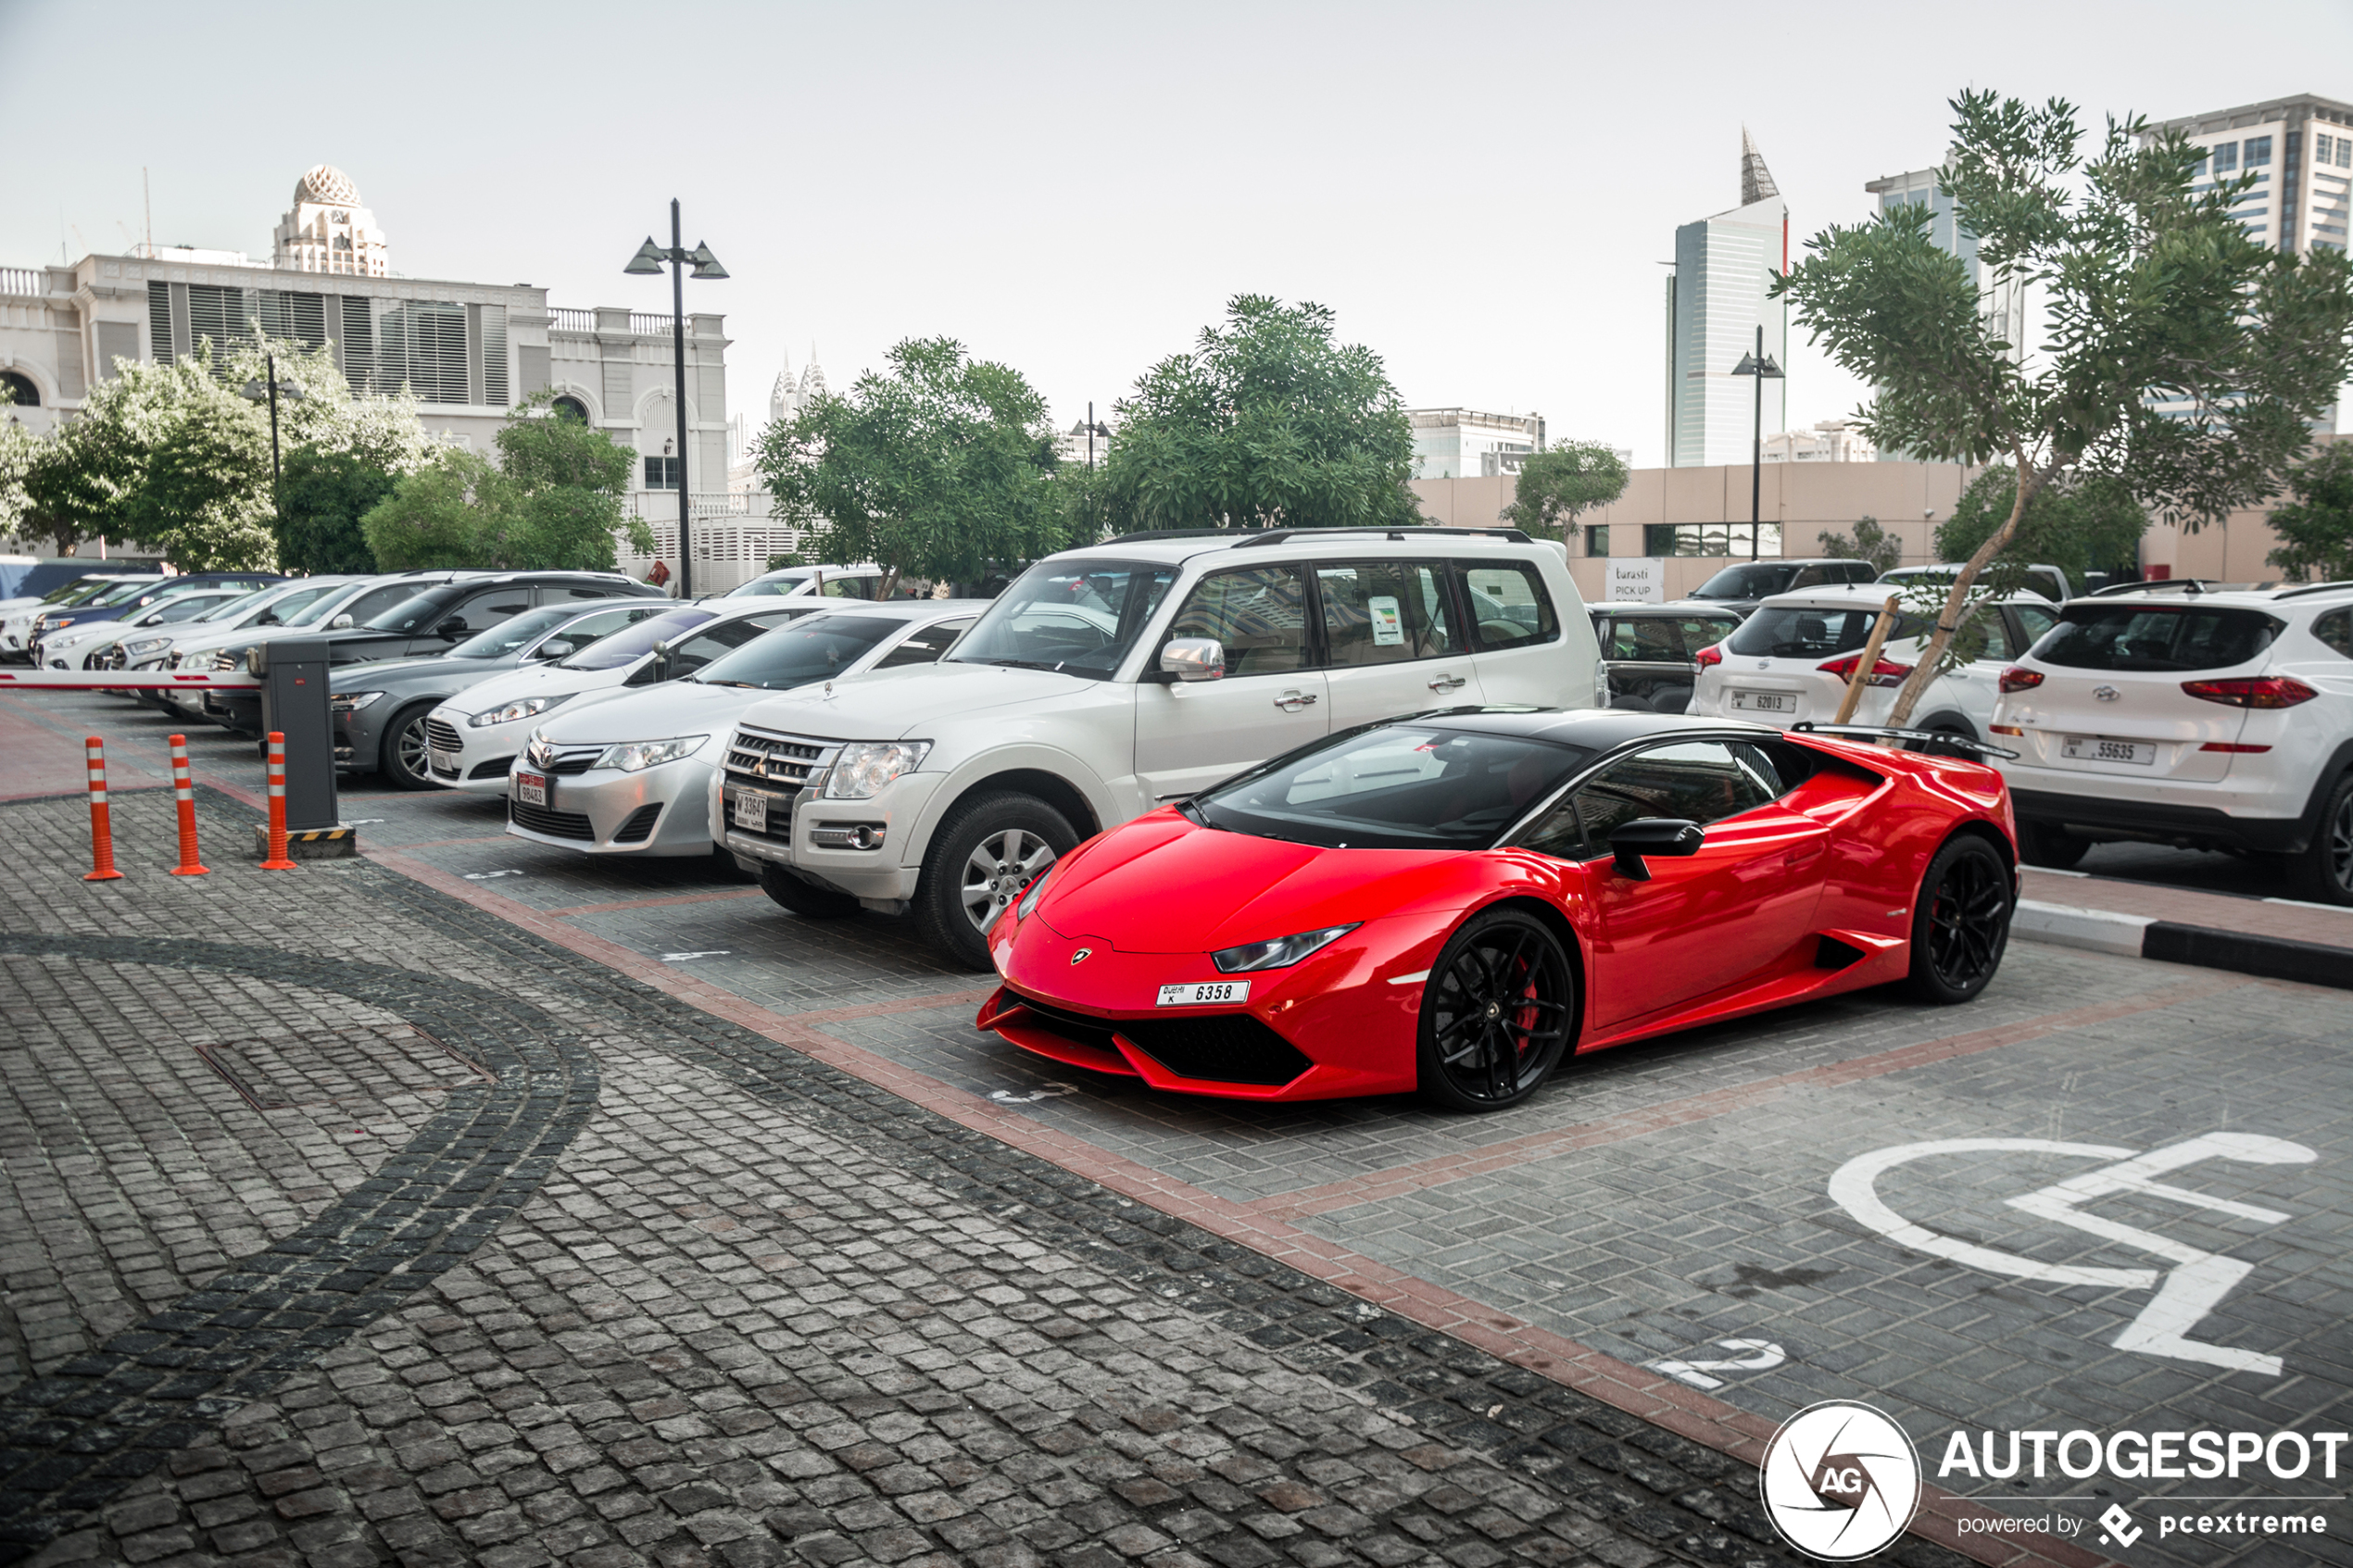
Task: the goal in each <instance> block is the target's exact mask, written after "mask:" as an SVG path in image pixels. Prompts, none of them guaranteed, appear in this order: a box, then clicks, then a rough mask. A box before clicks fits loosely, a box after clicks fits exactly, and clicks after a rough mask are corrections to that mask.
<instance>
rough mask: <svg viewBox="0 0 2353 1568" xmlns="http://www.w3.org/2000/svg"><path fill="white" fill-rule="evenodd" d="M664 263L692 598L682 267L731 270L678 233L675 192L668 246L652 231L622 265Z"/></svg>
mask: <svg viewBox="0 0 2353 1568" xmlns="http://www.w3.org/2000/svg"><path fill="white" fill-rule="evenodd" d="M664 263H667V264H668V265H669V267H670V346H671V350H672V353H673V360H674V368H675V371H676V379H675V381H674V382H673V388H674V391H673V396H674V397H675V398H676V400H677V404H678V596H679V597H680V598H682V599H691V598H693V597H694V596H695V553H694V549H693V547H692V546H691V545H690V544H689V542H688V540H687V538H686V527H687V513H688V510H689V508H690V506H691V501H692V496H693V492H692V490H691V489H690V488H689V487H688V483H687V478H686V272H685V271H684V269H685V268H686V265H687V264H688V263H692V264H693V266H694V269H695V270H694V275H695V276H696V277H698V278H724V277H725V276H726V275H727V269H725V268H724V267H722V266H720V265H719V258H718V257H715V256H713V255H711V247H710V246H709V245H703V244H700V243H699V242H698V243H697V245H695V248H694V249H692V250H688V249H687V248H686V245H685V244H684V242H683V241H682V240H681V239H680V231H679V226H678V201H677V198H676V197H674V196H673V198H671V203H670V248H669V249H667V250H664V249H663V248H662V247H661V246H660V245H656V244H654V241H653V236H652V235H650V234H648V235H647V236H646V243H645V244H644V245H639V246H638V247H637V254H636V255H635V256H633V257H630V258H629V265H628V266H626V267H623V269H622V270H623V272H628V273H631V274H634V275H635V276H639V277H648V276H650V277H660V276H661V269H662V266H663V264H664Z"/></svg>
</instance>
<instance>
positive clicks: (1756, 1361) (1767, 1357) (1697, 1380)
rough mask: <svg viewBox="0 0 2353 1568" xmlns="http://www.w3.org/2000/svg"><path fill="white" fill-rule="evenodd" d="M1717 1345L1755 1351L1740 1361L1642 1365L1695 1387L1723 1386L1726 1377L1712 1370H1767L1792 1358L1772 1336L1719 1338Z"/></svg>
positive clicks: (1660, 1362)
mask: <svg viewBox="0 0 2353 1568" xmlns="http://www.w3.org/2000/svg"><path fill="white" fill-rule="evenodd" d="M1716 1344H1717V1346H1718V1348H1721V1349H1726V1350H1746V1351H1749V1352H1751V1353H1750V1354H1749V1355H1747V1356H1744V1357H1743V1358H1742V1359H1741V1360H1739V1361H1644V1362H1643V1363H1642V1364H1643V1365H1644V1366H1646V1367H1648V1368H1650V1370H1651V1371H1653V1372H1663V1373H1665V1374H1667V1376H1669V1377H1672V1378H1674V1379H1676V1380H1677V1381H1679V1382H1682V1383H1688V1384H1690V1385H1691V1386H1692V1387H1694V1388H1721V1387H1722V1386H1724V1380H1723V1379H1722V1378H1720V1377H1710V1376H1708V1375H1707V1374H1709V1373H1711V1372H1764V1371H1766V1370H1767V1369H1768V1368H1771V1367H1777V1366H1779V1365H1780V1364H1781V1363H1782V1362H1783V1361H1787V1360H1788V1359H1789V1355H1788V1353H1787V1352H1786V1351H1784V1350H1783V1349H1782V1348H1780V1346H1779V1345H1776V1344H1774V1343H1773V1342H1772V1341H1771V1340H1769V1339H1718V1340H1717V1341H1716Z"/></svg>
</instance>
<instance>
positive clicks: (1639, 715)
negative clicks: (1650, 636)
mask: <svg viewBox="0 0 2353 1568" xmlns="http://www.w3.org/2000/svg"><path fill="white" fill-rule="evenodd" d="M1392 722H1396V723H1410V722H1421V723H1438V724H1443V725H1445V726H1446V727H1447V728H1449V729H1456V730H1476V731H1478V733H1480V734H1494V735H1518V736H1525V737H1527V738H1529V739H1531V740H1548V741H1554V742H1556V743H1558V744H1560V745H1562V746H1584V747H1587V748H1589V749H1591V750H1593V751H1614V750H1616V749H1617V747H1619V746H1631V745H1633V744H1635V743H1636V742H1639V741H1645V740H1654V739H1660V738H1664V737H1667V736H1672V735H1678V734H1718V735H1720V734H1727V733H1730V732H1744V731H1750V730H1754V731H1755V732H1756V733H1757V734H1759V735H1764V736H1768V737H1770V736H1777V735H1779V734H1780V731H1778V730H1775V729H1773V728H1772V727H1771V726H1770V725H1768V724H1750V723H1746V722H1743V721H1741V720H1738V719H1730V720H1727V719H1702V718H1697V717H1694V716H1692V715H1691V714H1687V713H1643V712H1639V711H1637V710H1635V709H1624V708H1585V709H1567V708H1500V707H1499V708H1447V709H1439V710H1438V711H1436V712H1432V713H1420V714H1416V715H1413V716H1412V718H1410V719H1400V720H1394V721H1392Z"/></svg>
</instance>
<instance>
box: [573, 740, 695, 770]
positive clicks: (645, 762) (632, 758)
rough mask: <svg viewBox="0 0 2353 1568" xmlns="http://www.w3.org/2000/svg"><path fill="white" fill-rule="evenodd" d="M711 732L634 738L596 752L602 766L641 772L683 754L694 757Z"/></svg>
mask: <svg viewBox="0 0 2353 1568" xmlns="http://www.w3.org/2000/svg"><path fill="white" fill-rule="evenodd" d="M710 738H711V737H710V736H709V735H680V736H679V737H678V738H677V739H675V740H633V741H630V742H628V743H627V744H625V745H622V746H607V747H605V748H604V750H602V751H601V752H598V754H597V763H596V765H597V766H598V767H599V768H618V769H620V770H621V771H623V772H624V773H642V772H644V771H646V770H647V769H648V768H659V767H661V765H662V764H663V763H664V762H675V761H677V760H678V759H680V758H681V757H692V756H693V755H694V754H695V752H696V749H697V748H698V747H699V746H701V745H702V743H703V742H705V741H707V740H709V739H710Z"/></svg>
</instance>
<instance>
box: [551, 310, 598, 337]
mask: <svg viewBox="0 0 2353 1568" xmlns="http://www.w3.org/2000/svg"><path fill="white" fill-rule="evenodd" d="M547 324H548V325H549V326H551V327H553V328H555V329H556V331H558V332H595V331H596V330H597V313H596V312H595V311H594V310H574V309H573V308H572V307H569V306H563V305H550V306H549V307H547Z"/></svg>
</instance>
